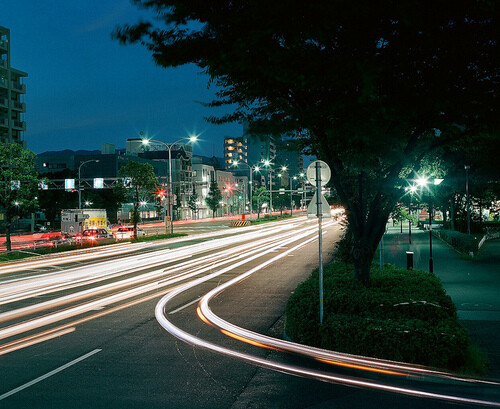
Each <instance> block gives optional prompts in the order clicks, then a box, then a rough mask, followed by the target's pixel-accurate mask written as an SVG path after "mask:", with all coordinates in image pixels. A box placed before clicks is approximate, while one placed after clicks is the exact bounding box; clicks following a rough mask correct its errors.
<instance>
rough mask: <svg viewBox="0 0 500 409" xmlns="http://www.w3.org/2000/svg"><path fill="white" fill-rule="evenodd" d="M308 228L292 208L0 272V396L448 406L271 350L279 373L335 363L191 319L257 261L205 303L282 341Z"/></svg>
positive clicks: (292, 361) (288, 361)
mask: <svg viewBox="0 0 500 409" xmlns="http://www.w3.org/2000/svg"><path fill="white" fill-rule="evenodd" d="M243 232H245V233H244V234H238V233H243ZM232 233H234V234H232ZM316 236H317V232H316V231H315V222H314V221H307V220H304V219H295V220H289V221H287V222H284V223H277V224H274V223H269V224H266V225H261V226H258V227H255V228H254V227H251V228H245V229H241V230H240V231H237V230H232V231H225V232H223V234H222V233H221V232H218V236H217V235H215V236H213V237H210V235H209V234H207V233H206V234H205V235H201V236H198V237H196V238H194V237H192V238H189V239H177V240H170V241H164V242H160V243H154V244H148V243H146V244H145V243H137V244H127V245H118V246H116V247H114V251H113V250H111V252H110V249H105V248H103V249H96V250H94V251H93V252H90V253H84V254H80V255H79V257H76V258H68V259H64V258H56V259H49V260H47V261H46V264H45V265H44V266H43V267H39V268H37V266H33V265H29V264H26V263H18V264H15V265H14V266H15V267H12V266H11V267H9V268H2V269H0V325H1V327H0V368H1V371H0V385H1V386H0V407H2V408H4V407H5V408H24V407H29V408H63V407H71V408H101V407H102V408H115V407H116V408H139V407H145V408H146V407H147V408H166V407H169V408H240V407H255V408H257V407H263V408H268V407H289V408H303V407H318V408H319V407H336V408H337V407H338V408H342V407H346V408H364V407H377V406H378V407H394V408H396V407H415V408H417V407H418V408H420V407H422V408H424V407H425V408H427V407H430V406H429V404H430V403H431V405H432V407H451V405H452V404H451V403H448V402H443V401H441V400H432V401H430V400H428V399H416V398H414V397H411V396H402V395H396V394H392V393H387V392H380V391H378V390H369V389H368V390H365V389H354V388H348V387H345V386H342V385H337V384H330V383H326V382H318V381H317V380H316V378H317V376H313V377H309V378H302V377H292V376H290V375H287V374H284V373H281V372H278V371H275V370H269V369H266V368H265V367H266V365H267V363H266V362H268V361H269V362H275V363H276V364H275V365H282V364H283V365H284V366H283V367H279V368H278V367H277V368H276V369H278V370H279V371H282V370H283V371H284V369H283V368H285V366H286V368H289V367H290V368H292V367H293V368H302V370H304V368H307V370H308V371H310V372H311V373H318V371H322V372H328V374H329V375H328V376H337V375H338V373H339V370H338V368H337V367H335V368H334V369H331V367H332V365H325V364H322V363H318V362H317V361H314V360H311V359H309V358H307V359H304V358H301V357H300V356H298V355H297V354H294V355H290V354H287V353H285V354H284V353H282V352H278V351H276V350H270V349H267V348H262V347H260V346H259V345H257V346H255V345H250V344H248V342H240V341H239V340H237V339H234V338H233V337H228V336H226V335H224V334H223V333H222V332H221V331H220V330H219V328H217V327H215V328H214V327H212V326H211V325H206V324H205V323H204V322H202V321H201V320H200V319H199V318H198V317H199V314H197V309H198V302H199V301H200V300H201V301H202V302H203V300H204V298H203V297H204V296H205V295H206V294H207V293H209V291H211V290H213V289H214V288H217V287H218V286H220V285H221V284H224V283H228V282H229V280H230V279H233V278H239V277H240V276H241V274H247V273H249V272H250V271H253V270H255V271H254V273H253V274H251V275H248V276H247V277H245V279H244V280H243V281H238V282H237V283H235V284H234V285H232V286H231V287H228V288H227V289H224V290H223V291H222V292H220V293H219V291H220V289H218V290H216V294H214V297H213V298H212V299H210V300H208V299H207V300H206V302H207V305H209V306H210V308H211V310H212V311H213V313H214V314H215V315H216V316H220V317H222V318H223V320H225V321H227V322H230V323H232V324H233V325H236V326H241V327H244V328H249V329H251V330H252V331H254V332H255V333H257V334H266V335H269V336H273V337H276V338H281V336H280V335H281V334H282V330H283V322H282V317H283V312H284V305H285V302H286V299H287V298H288V296H289V295H290V293H291V292H292V291H293V289H294V288H295V287H296V285H297V284H298V283H299V282H300V281H302V280H303V279H305V278H306V277H307V276H308V274H309V272H310V271H311V270H312V268H313V267H314V266H315V265H317V241H314V238H315V237H316ZM338 236H339V228H338V225H327V224H326V225H325V240H324V241H323V243H324V252H325V255H326V254H329V252H330V251H331V249H332V244H333V243H334V241H335V240H336V239H337V238H338ZM183 240H184V241H183ZM294 247H296V248H294ZM102 252H104V253H102ZM68 257H69V256H68ZM97 257H98V258H97ZM272 259H276V260H275V262H273V263H269V262H270V260H272ZM39 263H40V262H39ZM268 263H269V264H268ZM16 269H17V270H16ZM168 295H171V296H172V298H171V299H170V300H168V301H167V302H168V303H167V304H160V303H159V301H160V299H162V300H165V298H164V297H165V296H168ZM155 309H156V312H157V317H155ZM205 314H206V316H207V317H209V313H208V311H206V310H205ZM161 315H163V316H165V317H167V320H168V321H169V322H171V323H172V325H173V326H174V327H175V328H179V329H180V331H181V332H183V333H186V334H189V335H190V336H191V337H193V338H195V339H199V340H202V341H203V342H205V343H207V344H209V345H216V346H218V347H220V348H223V349H224V350H226V351H231V353H234V354H235V355H238V356H230V355H228V354H226V353H225V352H223V351H218V352H214V351H213V350H211V349H208V348H207V346H206V345H202V346H201V347H200V346H193V343H186V342H182V341H180V340H179V339H178V338H176V337H173V336H172V335H171V334H169V333H168V332H167V331H165V330H164V329H163V328H162V327H161V326H160V325H158V322H157V318H158V317H159V316H161ZM209 318H210V319H213V317H209ZM162 325H163V324H162ZM231 331H234V328H232V329H231V330H230V331H227V332H231ZM177 335H179V334H177ZM230 335H231V334H230ZM244 357H251V359H257V360H258V364H259V365H260V366H261V367H264V368H260V367H257V366H255V364H254V363H255V362H254V363H252V362H253V361H252V360H249V359H246V360H243V359H242V358H244ZM340 373H341V374H342V371H340ZM352 375H353V374H352V373H351V377H352ZM341 376H345V375H341ZM369 377H370V376H369ZM372 378H373V376H372ZM375 378H376V380H377V379H378V376H377V377H375ZM405 379H406V378H405ZM374 403H375V405H374ZM436 405H438V406H436ZM453 407H456V406H453ZM464 407H469V406H464Z"/></svg>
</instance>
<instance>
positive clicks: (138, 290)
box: [0, 226, 311, 345]
mask: <svg viewBox="0 0 500 409" xmlns="http://www.w3.org/2000/svg"><path fill="white" fill-rule="evenodd" d="M282 230H283V229H278V230H277V231H278V232H279V231H282ZM284 230H285V231H282V232H281V233H280V234H279V235H278V236H269V237H265V238H261V239H260V240H256V241H255V240H254V241H250V243H244V244H240V245H239V246H235V245H234V244H235V242H237V241H247V240H248V239H249V237H239V238H238V239H237V240H235V238H231V239H230V240H231V243H232V244H233V247H232V248H230V249H224V250H222V251H219V253H217V254H211V255H208V256H204V257H201V258H199V259H197V260H188V261H185V262H183V263H178V264H176V265H175V266H173V267H169V268H167V269H166V270H165V269H163V268H162V269H158V270H154V271H152V272H149V273H147V274H145V275H144V274H143V275H139V276H138V277H134V278H130V279H128V280H121V281H118V282H117V283H111V284H108V285H105V286H101V287H97V288H92V289H89V290H85V291H82V292H78V293H76V294H71V295H68V296H65V297H60V298H57V299H54V300H49V301H46V302H43V303H39V304H35V305H33V306H28V307H24V308H21V309H17V310H12V311H8V312H6V313H2V314H0V320H1V321H8V320H10V319H13V318H19V317H22V316H25V315H29V314H33V313H38V312H40V311H43V310H46V309H51V308H55V307H58V306H61V305H64V304H67V303H70V302H75V301H79V300H82V299H85V298H88V297H95V296H96V295H98V294H101V293H105V292H109V291H111V290H116V289H118V288H120V289H121V288H127V287H130V286H133V285H137V284H139V283H141V282H143V281H147V280H151V279H153V280H154V281H153V282H149V283H147V284H144V285H139V286H137V287H135V288H130V289H128V290H126V291H121V292H119V293H116V294H112V295H109V296H106V297H103V298H99V299H93V300H91V301H89V302H86V303H83V304H80V305H77V306H73V307H70V308H67V309H65V310H60V311H56V312H54V313H50V314H47V315H45V316H41V317H36V318H34V319H31V320H28V321H24V322H21V323H16V324H13V325H11V326H9V327H5V328H2V329H0V339H5V338H9V337H13V336H16V335H19V334H21V333H23V332H26V331H32V330H35V329H38V328H41V327H44V326H47V325H50V324H53V323H56V322H58V321H61V320H65V319H68V318H71V317H74V316H77V315H81V314H85V313H88V312H90V311H92V310H95V309H96V308H102V307H103V306H107V305H110V304H113V303H117V302H123V301H126V300H127V299H130V298H133V297H137V296H140V295H143V294H145V293H148V292H156V294H154V297H157V296H158V293H157V292H158V291H159V290H161V289H163V288H165V287H167V286H172V285H177V284H178V283H180V282H182V281H184V280H188V279H191V278H193V277H195V276H197V275H201V274H204V273H206V272H210V271H212V270H213V269H217V268H220V267H223V266H224V265H226V264H230V266H229V267H225V268H224V269H223V270H220V271H218V272H217V274H216V275H220V274H223V273H224V272H227V271H230V270H232V269H234V268H236V267H238V266H240V265H243V264H245V263H248V262H250V261H252V260H254V259H256V258H259V257H262V256H264V255H265V254H267V253H269V252H270V251H273V250H274V249H275V248H277V247H279V246H282V245H283V243H286V242H287V241H290V240H295V239H296V237H297V235H299V237H300V235H307V234H311V227H310V226H307V227H304V228H302V230H301V231H300V232H299V233H298V232H297V231H290V230H289V229H284ZM274 233H276V231H274ZM258 236H261V235H260V234H259V235H258ZM290 237H292V239H290ZM250 238H254V239H255V237H254V234H252V235H251V237H250ZM226 240H228V239H223V241H224V242H225V241H226ZM273 243H275V244H273ZM225 244H227V243H225ZM225 244H224V243H217V242H210V243H203V244H200V245H196V246H198V247H200V248H203V251H207V249H208V250H210V249H211V248H217V247H220V246H221V245H225ZM270 245H272V246H273V247H271V249H270V250H269V249H267V250H266V248H267V247H269V246H270ZM193 251H194V250H193V249H192V247H188V248H185V249H184V248H183V249H181V250H179V252H188V253H191V254H192V253H193ZM169 254H170V253H169ZM200 266H201V267H200ZM185 269H187V270H186V271H183V270H185ZM165 272H168V274H169V275H170V277H169V278H167V279H165V280H161V281H157V279H158V278H160V277H164V276H165ZM98 316H102V315H99V314H97V315H95V317H98ZM73 325H75V324H73ZM26 345H29V342H27V343H26Z"/></svg>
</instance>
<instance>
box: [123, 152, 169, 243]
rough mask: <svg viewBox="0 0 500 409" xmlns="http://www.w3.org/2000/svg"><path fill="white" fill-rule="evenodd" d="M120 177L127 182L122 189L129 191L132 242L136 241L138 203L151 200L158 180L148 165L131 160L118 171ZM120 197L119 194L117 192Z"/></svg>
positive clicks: (138, 213) (138, 214)
mask: <svg viewBox="0 0 500 409" xmlns="http://www.w3.org/2000/svg"><path fill="white" fill-rule="evenodd" d="M119 173H120V176H121V177H123V178H127V180H128V182H127V183H126V184H125V183H124V186H123V189H129V191H130V193H131V198H132V203H133V205H134V208H133V211H132V223H133V224H134V240H137V223H138V222H139V220H140V212H139V203H140V202H141V201H143V200H146V201H148V200H153V199H154V195H155V192H156V191H157V186H158V185H159V183H158V178H157V177H156V175H155V172H154V168H153V166H151V165H150V164H149V163H139V162H135V161H133V160H131V161H129V162H128V163H127V164H126V165H125V166H122V167H121V168H120V170H119ZM117 194H118V195H120V192H117Z"/></svg>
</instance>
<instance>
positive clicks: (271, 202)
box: [264, 160, 273, 216]
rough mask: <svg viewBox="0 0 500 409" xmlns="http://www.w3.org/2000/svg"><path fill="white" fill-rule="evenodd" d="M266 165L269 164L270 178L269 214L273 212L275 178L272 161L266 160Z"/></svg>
mask: <svg viewBox="0 0 500 409" xmlns="http://www.w3.org/2000/svg"><path fill="white" fill-rule="evenodd" d="M264 165H265V166H267V178H268V179H269V215H270V216H272V214H273V178H272V169H271V161H269V160H266V161H264Z"/></svg>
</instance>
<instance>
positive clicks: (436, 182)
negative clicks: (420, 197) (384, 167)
mask: <svg viewBox="0 0 500 409" xmlns="http://www.w3.org/2000/svg"><path fill="white" fill-rule="evenodd" d="M443 180H444V179H437V178H436V179H432V180H431V182H430V181H429V179H427V178H419V179H417V183H418V184H419V185H420V186H427V185H428V184H429V183H431V184H433V185H435V186H438V185H440V184H441V182H442V181H443ZM432 212H433V209H432V195H431V190H430V189H429V273H434V262H433V260H432Z"/></svg>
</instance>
